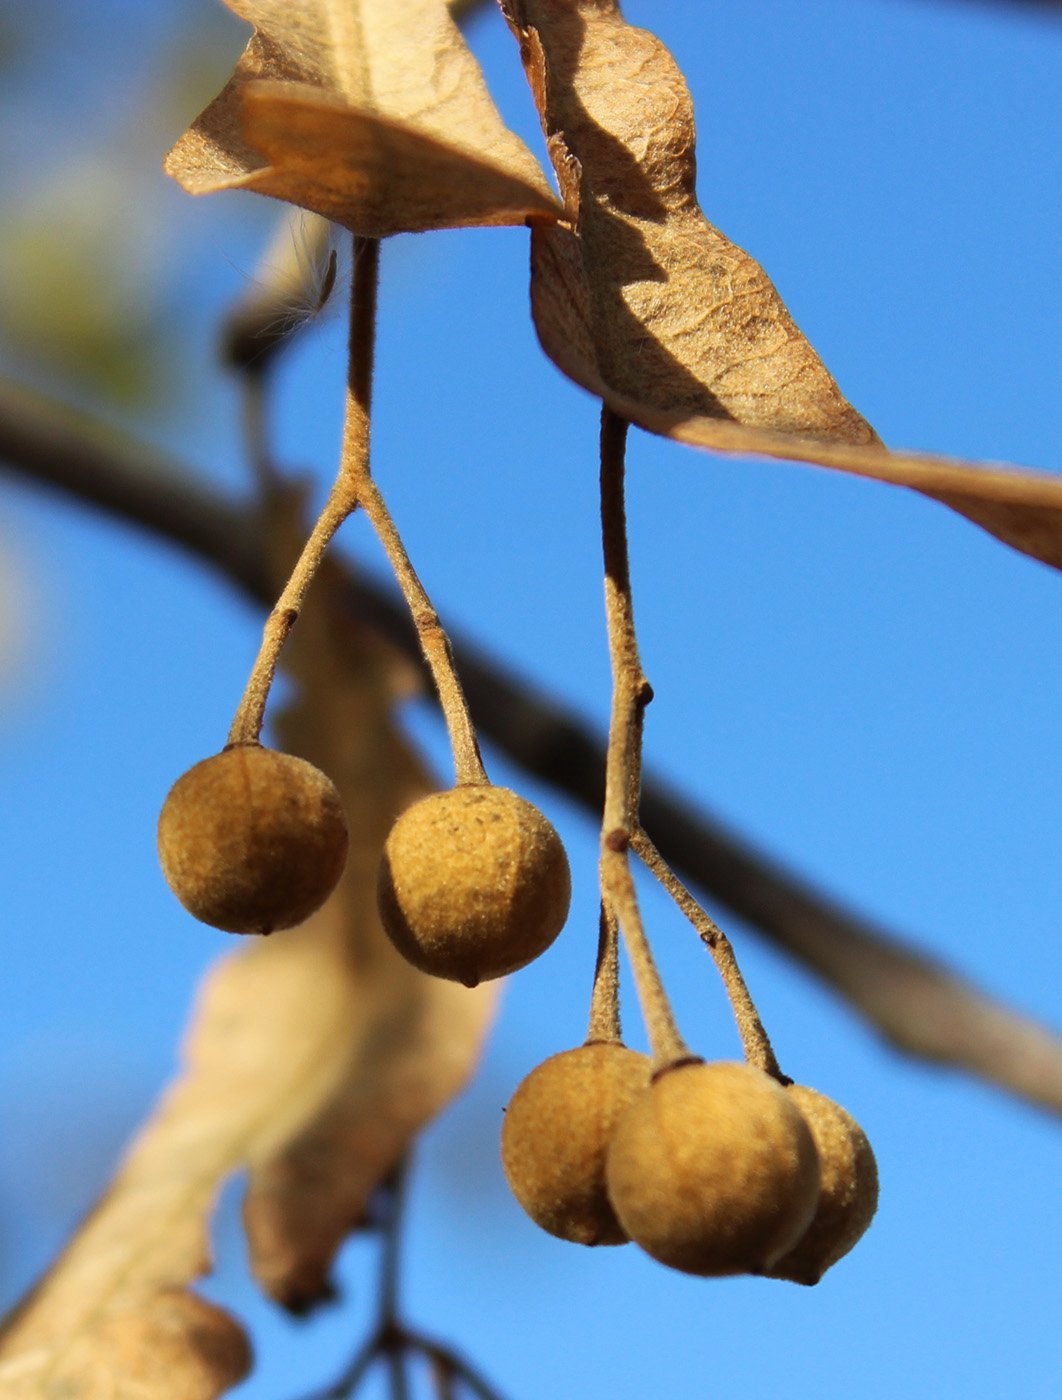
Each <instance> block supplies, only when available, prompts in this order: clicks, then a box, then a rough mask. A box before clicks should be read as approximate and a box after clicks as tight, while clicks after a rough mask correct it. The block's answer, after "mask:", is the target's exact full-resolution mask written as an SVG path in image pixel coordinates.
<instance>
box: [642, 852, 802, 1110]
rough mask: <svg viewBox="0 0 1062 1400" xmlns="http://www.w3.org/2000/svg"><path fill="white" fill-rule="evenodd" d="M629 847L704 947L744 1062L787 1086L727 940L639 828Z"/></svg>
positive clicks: (785, 1078)
mask: <svg viewBox="0 0 1062 1400" xmlns="http://www.w3.org/2000/svg"><path fill="white" fill-rule="evenodd" d="M631 846H632V847H633V848H634V850H635V852H636V853H637V855H638V856H639V857H640V858H641V859H642V861H643V862H644V864H645V867H646V869H647V870H649V871H650V873H651V874H653V875H655V877H656V878H657V879H658V880H659V881H660V883H661V884H662V885H663V887H664V889H665V890H667V892H668V894H669V895H670V896H671V898H672V899H673V900H674V901H675V903H676V904H677V905H678V907H679V908H680V909H681V910H682V912H683V913H684V914H685V915H686V918H687V919H689V921H690V923H691V924H692V925H693V927H694V928H695V929H696V930H697V932H698V933H699V934H700V936H701V941H702V942H703V943H704V946H705V947H706V948H707V949H708V951H709V952H710V953H711V955H712V958H713V960H714V962H715V965H716V967H717V968H718V969H719V975H720V976H721V977H722V979H723V986H724V988H725V989H726V995H727V999H728V1000H729V1002H730V1007H731V1010H732V1011H733V1013H734V1020H735V1021H736V1022H737V1028H738V1035H740V1037H741V1045H742V1049H743V1050H744V1052H745V1059H746V1060H747V1061H748V1062H749V1064H750V1065H754V1066H755V1067H756V1068H757V1069H762V1070H763V1071H764V1072H765V1073H766V1074H769V1075H770V1076H771V1077H772V1079H777V1080H778V1082H779V1083H780V1084H788V1083H789V1082H790V1081H789V1079H788V1078H787V1077H786V1076H785V1075H784V1074H783V1073H782V1071H781V1069H780V1068H779V1065H778V1060H777V1059H776V1058H775V1053H774V1050H773V1049H772V1048H771V1042H770V1039H769V1037H768V1035H767V1032H766V1030H764V1027H763V1022H762V1021H761V1020H760V1013H759V1012H758V1011H757V1010H756V1004H755V1002H754V1001H753V1000H752V997H751V996H750V995H749V989H748V987H747V986H746V984H745V979H744V977H742V975H741V969H740V968H739V967H738V963H737V958H736V957H735V956H734V949H733V946H732V945H731V942H730V939H729V938H727V936H726V934H725V933H724V932H723V930H722V929H721V928H720V927H719V925H718V924H717V923H716V922H715V920H714V919H711V918H709V916H708V915H707V914H706V913H705V912H704V910H703V909H702V908H701V906H700V905H699V904H698V903H697V901H696V900H695V899H694V897H693V895H692V894H690V892H689V890H688V889H687V888H686V886H685V885H684V884H683V883H682V881H681V880H680V879H679V878H678V876H677V875H676V874H675V872H674V871H673V870H672V869H671V867H670V866H669V865H668V863H667V861H665V860H664V858H663V856H662V855H661V854H660V852H659V851H658V850H657V849H656V847H655V846H654V845H653V843H652V841H650V840H649V837H648V836H646V834H645V832H644V831H643V830H642V829H641V827H639V828H638V829H637V830H636V831H635V832H634V834H633V835H632V837H631Z"/></svg>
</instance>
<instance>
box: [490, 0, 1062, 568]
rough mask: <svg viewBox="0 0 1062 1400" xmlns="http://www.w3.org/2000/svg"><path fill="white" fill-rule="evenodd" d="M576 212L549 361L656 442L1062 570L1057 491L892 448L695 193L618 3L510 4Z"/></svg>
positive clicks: (670, 97) (546, 342)
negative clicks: (907, 509)
mask: <svg viewBox="0 0 1062 1400" xmlns="http://www.w3.org/2000/svg"><path fill="white" fill-rule="evenodd" d="M503 9H505V10H506V13H507V15H508V18H509V20H510V24H511V25H512V27H513V29H514V31H515V32H516V34H517V37H518V38H519V40H520V47H521V54H522V57H523V60H524V65H525V68H526V70H527V75H528V79H529V82H530V84H531V88H532V91H533V93H534V96H535V100H536V103H537V105H538V108H539V112H540V115H541V117H542V124H543V128H544V130H545V133H546V138H547V142H548V146H549V151H550V156H551V158H552V160H553V164H554V167H555V169H556V172H557V178H558V180H559V182H560V186H561V191H562V194H563V196H564V200H565V205H566V208H567V210H568V215H569V222H568V223H567V224H557V225H550V226H545V225H540V226H537V227H535V228H534V229H533V232H532V255H531V264H532V281H531V288H532V310H533V314H534V318H535V325H536V329H537V331H538V334H539V338H540V340H541V342H542V345H543V348H544V349H545V350H546V352H547V353H548V354H549V355H550V356H551V358H552V359H553V360H554V361H555V363H556V364H557V365H558V367H559V368H560V369H562V370H563V371H564V372H565V373H566V374H567V375H568V376H569V377H570V378H572V379H574V380H575V381H576V383H578V384H581V385H582V386H583V387H584V388H586V389H588V390H589V391H590V392H591V393H593V394H595V395H596V396H598V397H600V398H601V399H602V400H603V401H604V402H605V403H606V404H608V405H609V407H611V408H612V409H613V410H614V411H615V412H616V413H617V414H619V415H620V416H622V417H624V418H626V419H628V420H629V421H631V422H633V423H636V424H638V425H639V426H641V427H643V428H645V429H647V430H648V431H649V432H654V433H660V434H662V435H664V436H667V437H673V438H676V439H677V440H679V441H682V442H687V443H690V444H692V445H694V446H698V447H704V448H708V449H710V450H712V451H715V452H728V453H736V454H741V455H743V456H761V457H773V458H783V459H787V460H791V461H799V462H807V463H813V464H817V465H820V466H824V467H831V468H833V469H835V470H838V471H845V472H850V473H853V474H854V475H857V476H865V477H870V478H873V479H875V480H878V481H884V482H889V483H892V484H894V485H900V486H907V487H911V488H912V489H914V490H916V491H919V492H921V493H922V494H924V495H927V496H931V497H933V498H934V499H936V500H939V501H942V502H943V503H944V504H946V505H948V506H950V507H951V508H952V509H954V510H956V511H958V512H960V513H961V514H962V515H965V516H966V517H967V518H968V519H970V520H972V521H974V522H975V523H977V524H978V525H981V526H982V527H983V528H984V529H986V530H988V531H989V532H990V533H991V534H993V535H995V536H996V537H997V538H999V539H1001V540H1003V541H1004V542H1006V543H1007V544H1009V545H1012V546H1013V547H1014V548H1015V549H1018V550H1021V551H1022V552H1023V553H1026V554H1029V555H1031V556H1032V557H1034V558H1037V559H1040V560H1042V561H1043V562H1045V563H1047V564H1051V565H1053V566H1054V567H1056V568H1062V480H1060V479H1058V478H1056V477H1051V476H1048V475H1046V474H1040V473H1032V472H1025V471H1020V470H1016V469H1014V468H1010V467H1006V466H1002V465H1000V466H994V465H993V466H979V465H977V464H973V463H969V462H964V461H960V460H956V459H952V458H947V457H938V456H931V455H928V454H920V453H910V452H891V451H887V450H885V448H884V447H883V446H882V444H881V443H880V442H879V440H878V438H877V436H876V434H875V433H874V431H873V429H872V428H871V427H870V425H869V424H868V423H867V422H866V421H865V420H864V419H863V418H862V417H861V416H860V415H859V414H858V413H857V412H856V411H855V409H853V408H852V406H851V405H850V404H849V403H848V402H847V401H846V400H845V398H844V397H843V396H842V394H841V392H840V390H839V389H838V387H837V385H836V383H835V382H834V380H833V379H832V377H831V376H830V375H829V373H828V372H827V370H826V369H825V367H824V366H823V364H822V362H821V360H820V359H819V357H818V356H817V355H816V353H815V351H814V350H813V349H812V348H811V346H810V344H809V343H808V342H807V340H806V339H805V338H804V336H803V335H802V334H801V332H800V331H799V329H798V328H797V326H796V325H795V323H794V322H793V320H792V318H791V316H790V315H789V313H788V311H787V310H786V307H785V305H784V303H783V302H782V300H781V298H780V296H779V295H778V293H777V291H776V290H775V288H774V286H773V285H772V283H771V282H770V280H769V279H768V277H767V275H766V274H765V273H764V271H763V269H762V268H761V267H760V266H759V264H758V263H756V262H755V261H754V260H753V259H752V258H751V257H749V255H748V254H747V253H745V252H743V251H742V250H741V249H740V248H737V247H735V245H734V244H732V243H731V242H730V241H729V240H728V239H727V238H726V237H725V236H724V235H723V234H722V233H720V231H719V230H718V229H716V228H714V227H713V226H712V225H711V224H710V223H709V222H708V221H707V219H706V218H705V217H704V215H703V213H702V212H701V210H700V208H699V206H698V204H697V201H696V196H695V192H694V176H695V143H694V124H693V110H692V104H691V101H690V96H689V91H688V89H687V87H686V83H685V81H684V79H683V77H682V75H681V73H680V72H679V70H678V68H677V66H676V64H675V62H674V60H673V59H672V57H671V55H670V54H669V53H668V51H667V49H666V48H665V47H664V45H663V44H662V43H661V42H660V41H659V40H658V39H657V38H655V36H653V35H651V34H649V33H647V32H646V31H645V30H642V29H637V28H635V27H634V26H632V25H629V24H627V23H626V21H625V20H624V18H623V16H622V14H621V12H620V9H619V6H618V4H616V3H615V0H503Z"/></svg>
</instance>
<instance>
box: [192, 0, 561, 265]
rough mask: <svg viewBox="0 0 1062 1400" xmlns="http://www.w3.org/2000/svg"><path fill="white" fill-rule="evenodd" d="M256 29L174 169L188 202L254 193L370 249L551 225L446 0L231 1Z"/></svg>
mask: <svg viewBox="0 0 1062 1400" xmlns="http://www.w3.org/2000/svg"><path fill="white" fill-rule="evenodd" d="M225 3H226V4H227V5H228V6H229V8H230V9H231V10H234V11H235V12H236V14H238V15H240V16H241V18H243V19H246V20H248V21H249V22H250V23H251V24H253V25H254V27H255V32H254V35H253V36H252V38H251V40H250V42H249V43H248V45H247V48H246V49H245V50H244V52H243V54H242V55H241V57H240V59H239V61H238V63H237V65H236V70H235V72H234V74H233V77H232V78H231V79H230V81H229V83H228V84H227V85H226V87H225V88H224V89H223V91H222V92H221V93H220V94H219V96H218V97H216V98H215V99H214V101H213V102H212V103H211V104H210V106H209V107H207V108H206V110H205V111H204V112H202V113H201V114H200V116H199V117H198V118H197V119H196V120H195V122H193V124H192V126H191V127H190V128H189V130H188V131H187V132H186V133H185V135H184V136H182V137H181V139H180V140H179V141H178V142H177V144H176V146H174V148H173V150H172V151H171V152H170V153H169V155H168V156H167V158H166V170H167V171H168V172H169V174H170V175H172V176H173V177H174V178H175V179H176V180H178V181H179V182H180V183H181V184H182V185H183V186H184V188H185V189H187V190H189V191H190V192H191V193H193V194H204V193H207V192H209V191H212V190H219V189H236V188H242V189H251V190H256V191H257V192H258V193H260V194H267V195H272V196H274V197H275V198H277V199H284V200H288V201H290V202H291V203H292V204H298V205H301V206H302V207H303V208H305V209H310V210H313V211H314V212H315V213H318V214H323V215H325V217H326V218H329V219H333V220H334V221H335V222H336V223H340V224H343V225H345V226H346V227H347V228H350V229H352V230H353V231H354V232H355V233H359V234H363V235H364V236H366V237H372V238H382V237H385V236H387V235H388V234H392V233H402V232H418V231H423V230H425V229H433V228H457V227H467V226H470V225H489V224H519V223H523V222H524V221H525V219H528V218H531V217H539V218H546V219H554V218H556V217H557V216H558V214H559V213H560V209H559V206H558V204H557V202H556V200H555V198H554V196H553V195H552V193H551V192H550V189H549V186H548V184H547V183H546V180H545V177H544V176H543V174H542V171H541V169H540V167H539V165H538V163H537V161H536V160H535V158H534V157H533V156H532V155H531V152H530V151H529V150H528V149H527V147H526V146H525V145H524V144H523V142H522V141H521V140H520V139H519V138H518V137H517V136H515V135H514V134H513V133H512V132H511V131H509V129H508V128H507V127H506V126H505V124H504V123H503V122H502V119H501V117H500V116H499V115H498V112H497V109H496V108H495V106H494V104H493V102H492V101H491V99H490V95H489V94H488V92H487V88H486V84H485V83H484V81H483V75H482V73H481V72H480V69H479V65H478V64H477V63H476V60H475V58H474V57H473V56H472V53H471V52H470V50H469V49H468V47H467V45H466V44H465V42H464V40H463V39H462V37H461V35H460V32H459V31H458V29H457V26H456V25H455V23H454V21H453V19H452V18H451V16H450V13H449V10H448V7H447V5H446V3H445V0H402V3H401V4H397V3H395V0H301V3H297V4H296V3H294V2H293V0H225Z"/></svg>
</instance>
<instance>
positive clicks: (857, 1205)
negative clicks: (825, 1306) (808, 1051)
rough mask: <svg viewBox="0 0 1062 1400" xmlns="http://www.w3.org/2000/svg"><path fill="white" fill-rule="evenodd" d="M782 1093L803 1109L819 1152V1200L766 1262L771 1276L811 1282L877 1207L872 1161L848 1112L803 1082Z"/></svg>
mask: <svg viewBox="0 0 1062 1400" xmlns="http://www.w3.org/2000/svg"><path fill="white" fill-rule="evenodd" d="M786 1093H787V1094H788V1095H789V1097H790V1098H791V1099H792V1101H793V1102H794V1103H795V1104H796V1106H797V1107H798V1108H799V1110H800V1112H801V1113H802V1114H803V1117H804V1121H805V1122H806V1123H807V1125H808V1127H809V1128H810V1129H811V1136H812V1137H813V1138H814V1139H815V1147H816V1150H817V1151H818V1154H819V1170H820V1178H821V1179H820V1185H819V1200H818V1205H817V1207H816V1210H815V1215H814V1217H813V1218H812V1221H811V1223H810V1225H809V1226H808V1228H807V1229H806V1230H805V1231H804V1233H803V1234H802V1235H801V1237H800V1239H799V1240H798V1241H797V1242H796V1244H795V1245H794V1246H793V1248H792V1249H790V1250H789V1252H788V1253H787V1254H785V1255H783V1256H782V1258H781V1259H778V1260H776V1262H775V1263H774V1264H773V1265H772V1266H771V1268H770V1269H768V1270H767V1272H768V1273H769V1274H770V1276H771V1278H785V1279H790V1280H791V1281H792V1282H793V1283H805V1284H815V1283H818V1281H819V1279H821V1278H822V1276H823V1274H824V1273H825V1272H826V1270H827V1269H830V1268H832V1267H833V1265H834V1264H836V1263H837V1261H838V1259H842V1258H843V1257H844V1256H845V1255H846V1254H847V1253H848V1251H849V1250H850V1249H852V1248H853V1246H854V1245H856V1244H857V1243H858V1242H859V1240H860V1239H861V1238H862V1236H863V1235H864V1234H865V1233H866V1230H867V1227H868V1226H869V1225H870V1222H871V1220H873V1218H874V1212H875V1211H876V1210H877V1208H878V1165H877V1162H876V1161H875V1158H874V1151H873V1149H872V1148H871V1146H870V1143H869V1142H868V1140H867V1135H866V1133H864V1131H863V1129H862V1128H861V1127H860V1126H859V1124H858V1123H857V1122H856V1120H855V1119H854V1118H853V1117H852V1115H851V1114H850V1113H847V1112H845V1110H844V1109H843V1108H842V1107H841V1105H840V1104H838V1103H834V1101H833V1100H832V1099H828V1098H827V1097H826V1095H825V1094H820V1093H818V1092H817V1090H815V1089H809V1088H808V1087H807V1085H806V1084H791V1085H790V1086H789V1088H788V1089H787V1090H786Z"/></svg>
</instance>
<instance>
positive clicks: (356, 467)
mask: <svg viewBox="0 0 1062 1400" xmlns="http://www.w3.org/2000/svg"><path fill="white" fill-rule="evenodd" d="M378 258H379V244H378V242H377V241H376V240H375V239H371V238H359V237H355V239H354V282H353V288H354V291H353V296H352V303H351V318H350V375H349V378H348V383H347V417H346V425H345V427H344V431H343V458H342V464H341V466H340V475H341V477H342V478H343V479H344V480H346V481H347V482H348V483H349V488H350V490H351V491H352V492H353V494H354V496H355V497H356V499H357V503H358V504H359V505H360V506H361V508H362V509H363V510H364V512H365V514H366V515H367V516H368V518H369V522H370V524H371V525H372V527H373V529H374V530H375V531H376V534H377V536H378V537H379V540H380V543H381V544H382V545H383V548H384V552H385V553H386V555H387V558H388V560H389V562H390V564H391V567H392V569H393V570H394V572H395V577H396V578H397V579H398V584H399V587H400V588H401V590H402V595H403V597H404V598H405V600H406V603H407V604H408V606H409V610H410V613H411V614H412V617H413V625H414V626H415V627H416V629H417V638H418V640H419V642H420V646H421V650H422V651H423V653H424V659H425V661H427V663H428V668H429V669H430V671H431V675H432V680H433V681H434V682H435V689H436V691H437V692H438V695H439V704H440V705H441V706H442V712H443V717H444V719H445V721H446V728H447V731H448V733H449V736H450V747H451V749H452V750H453V756H454V769H455V772H456V777H457V781H458V782H459V783H485V782H487V774H486V770H485V769H484V767H483V760H482V758H481V757H480V752H479V744H478V742H477V740H476V732H475V729H474V728H473V725H472V718H471V716H470V714H469V711H468V702H467V701H466V700H465V696H464V691H463V690H462V689H461V682H460V680H459V679H458V676H457V671H456V669H455V668H454V660H453V654H452V652H451V649H450V641H449V638H448V637H447V635H446V633H445V632H444V631H443V629H442V626H441V624H440V622H439V618H438V614H437V613H436V611H435V609H434V607H433V606H432V603H431V599H430V598H429V597H428V594H427V592H426V591H425V589H424V585H423V584H422V583H421V581H420V579H419V578H418V577H417V575H416V571H415V570H414V568H413V565H412V564H411V562H410V559H409V555H408V554H407V553H406V549H405V546H404V545H403V543H402V540H401V537H400V535H399V533H398V529H397V528H396V526H395V523H394V521H393V520H392V519H391V515H390V512H389V511H388V509H387V506H386V504H385V503H384V499H383V497H382V496H381V495H380V492H379V489H378V488H377V486H376V483H375V482H374V481H373V479H372V477H371V476H370V474H369V407H370V399H371V393H372V363H373V343H374V340H373V333H372V328H373V326H374V325H375V319H376V286H377V266H378Z"/></svg>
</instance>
